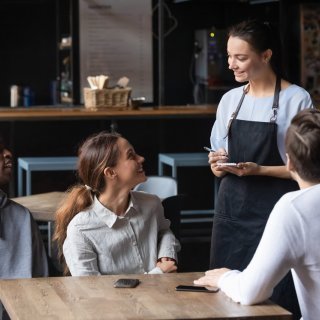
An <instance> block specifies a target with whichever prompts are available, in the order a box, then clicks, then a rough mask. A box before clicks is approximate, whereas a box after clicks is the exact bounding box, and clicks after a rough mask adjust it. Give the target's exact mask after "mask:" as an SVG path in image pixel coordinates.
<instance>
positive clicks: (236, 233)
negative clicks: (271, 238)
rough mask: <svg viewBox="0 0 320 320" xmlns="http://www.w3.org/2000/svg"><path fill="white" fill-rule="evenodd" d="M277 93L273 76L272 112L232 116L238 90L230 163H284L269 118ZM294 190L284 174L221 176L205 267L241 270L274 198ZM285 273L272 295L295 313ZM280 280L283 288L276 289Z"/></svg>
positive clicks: (291, 286)
mask: <svg viewBox="0 0 320 320" xmlns="http://www.w3.org/2000/svg"><path fill="white" fill-rule="evenodd" d="M279 93H280V81H279V80H277V84H276V89H275V94H274V101H273V106H272V108H273V111H274V116H273V117H272V119H271V120H270V122H256V121H245V120H237V119H236V117H237V115H238V113H239V110H240V108H241V105H242V101H243V99H244V97H245V94H246V93H245V92H244V93H243V96H242V98H241V100H240V102H239V105H238V107H237V109H236V111H235V113H234V114H233V118H232V120H231V121H232V122H231V125H230V129H229V135H228V141H229V142H228V154H229V161H230V162H255V163H257V164H259V165H265V166H283V165H284V163H283V160H282V158H281V156H280V154H279V150H278V145H277V124H276V122H275V121H276V117H277V110H278V102H279ZM297 189H298V185H297V183H296V182H295V181H293V180H290V179H280V178H275V177H267V176H244V177H238V176H236V175H234V174H227V175H225V176H224V177H223V178H222V180H221V183H220V187H219V191H218V199H217V201H216V204H215V215H214V219H213V229H212V240H211V257H210V268H211V269H213V268H221V267H226V268H230V269H237V270H241V271H242V270H243V269H245V268H246V266H247V265H248V264H249V262H250V261H251V259H252V257H253V255H254V253H255V250H256V248H257V246H258V244H259V242H260V239H261V237H262V233H263V231H264V228H265V225H266V222H267V220H268V217H269V214H270V213H271V211H272V209H273V207H274V205H275V203H276V202H277V201H278V200H279V199H280V197H281V196H282V195H283V194H285V193H287V192H289V191H293V190H297ZM286 278H288V279H284V280H283V281H282V282H281V283H279V285H278V286H277V289H276V290H275V294H274V295H273V298H275V299H273V300H274V301H275V300H276V301H275V302H276V303H278V304H280V305H282V306H284V307H285V308H287V309H289V308H290V309H289V311H291V312H293V313H295V312H298V313H299V314H300V310H299V307H298V302H297V298H296V295H295V291H294V285H293V282H292V278H291V274H290V273H289V274H288V275H287V277H286ZM290 278H291V279H290ZM284 282H285V283H286V285H285V288H281V286H282V283H284ZM288 285H289V287H290V288H288ZM279 290H280V292H279ZM289 291H290V292H289ZM288 294H289V296H288ZM279 298H280V299H279ZM283 299H284V301H282V300H283ZM292 303H293V305H291V304H292ZM297 307H298V309H297Z"/></svg>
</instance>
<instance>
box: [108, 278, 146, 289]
mask: <svg viewBox="0 0 320 320" xmlns="http://www.w3.org/2000/svg"><path fill="white" fill-rule="evenodd" d="M139 283H140V280H139V279H118V280H117V281H116V282H115V283H114V284H113V286H114V288H135V287H136V286H137V285H138V284H139Z"/></svg>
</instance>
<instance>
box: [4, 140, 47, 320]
mask: <svg viewBox="0 0 320 320" xmlns="http://www.w3.org/2000/svg"><path fill="white" fill-rule="evenodd" d="M12 168H13V164H12V154H11V152H10V151H9V150H8V149H6V148H5V146H4V142H3V139H2V137H1V136H0V188H2V187H4V186H5V185H7V184H8V183H9V181H10V178H11V173H12ZM44 276H48V262H47V256H46V252H45V249H44V246H43V242H42V238H41V234H40V232H39V229H38V226H37V224H36V222H35V221H34V220H33V218H32V216H31V214H30V212H29V211H28V210H27V209H26V208H25V207H23V206H21V205H20V204H18V203H16V202H14V201H12V200H10V199H8V197H7V195H6V193H5V192H4V191H3V190H1V189H0V279H14V278H31V277H44ZM3 317H4V319H5V318H6V317H7V316H6V314H5V315H3ZM0 319H2V306H1V303H0Z"/></svg>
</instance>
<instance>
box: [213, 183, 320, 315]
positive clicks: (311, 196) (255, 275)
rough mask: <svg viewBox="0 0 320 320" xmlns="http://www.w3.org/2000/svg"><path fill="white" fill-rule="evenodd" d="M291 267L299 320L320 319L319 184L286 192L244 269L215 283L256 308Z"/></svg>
mask: <svg viewBox="0 0 320 320" xmlns="http://www.w3.org/2000/svg"><path fill="white" fill-rule="evenodd" d="M290 269H291V271H292V275H293V281H294V285H295V288H296V292H297V296H298V300H299V305H300V308H301V313H302V316H303V319H304V320H318V319H320V184H317V185H315V186H312V187H309V188H306V189H302V190H298V191H295V192H290V193H287V194H285V195H284V196H283V197H282V198H281V199H280V200H279V201H278V203H277V204H276V205H275V207H274V209H273V211H272V212H271V214H270V217H269V220H268V222H267V225H266V228H265V231H264V233H263V236H262V239H261V241H260V244H259V246H258V248H257V250H256V253H255V255H254V257H253V258H252V260H251V262H250V263H249V265H248V267H247V268H246V269H245V270H244V271H243V272H240V271H236V270H233V271H230V272H227V273H225V274H224V275H223V276H222V277H221V278H220V280H219V283H218V285H219V287H220V288H221V290H222V291H223V292H225V293H226V294H227V295H228V296H229V297H231V298H232V299H233V300H234V301H236V302H240V303H241V304H255V303H258V302H261V301H263V300H265V299H267V298H269V297H270V296H271V294H272V291H273V288H274V287H275V286H276V284H277V283H278V282H279V281H280V280H281V279H282V278H283V277H284V276H285V274H286V273H287V272H288V271H289V270H290Z"/></svg>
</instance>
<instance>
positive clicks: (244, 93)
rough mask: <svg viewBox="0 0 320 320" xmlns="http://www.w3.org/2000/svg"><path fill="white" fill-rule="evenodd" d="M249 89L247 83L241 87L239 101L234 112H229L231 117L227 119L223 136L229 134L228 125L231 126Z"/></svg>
mask: <svg viewBox="0 0 320 320" xmlns="http://www.w3.org/2000/svg"><path fill="white" fill-rule="evenodd" d="M249 89H250V85H249V84H248V85H247V86H246V87H244V88H243V93H242V96H241V99H240V101H239V103H238V106H237V108H236V110H235V111H234V112H232V114H231V118H230V120H229V123H228V127H227V135H226V136H225V138H226V137H227V136H228V135H229V131H230V127H231V124H232V121H233V120H234V119H235V118H236V117H237V116H238V113H239V111H240V108H241V105H242V102H243V99H244V97H245V96H246V94H247V93H248V91H249Z"/></svg>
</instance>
